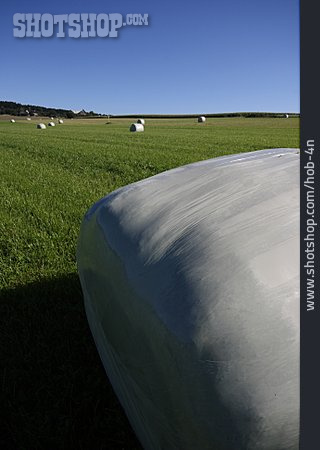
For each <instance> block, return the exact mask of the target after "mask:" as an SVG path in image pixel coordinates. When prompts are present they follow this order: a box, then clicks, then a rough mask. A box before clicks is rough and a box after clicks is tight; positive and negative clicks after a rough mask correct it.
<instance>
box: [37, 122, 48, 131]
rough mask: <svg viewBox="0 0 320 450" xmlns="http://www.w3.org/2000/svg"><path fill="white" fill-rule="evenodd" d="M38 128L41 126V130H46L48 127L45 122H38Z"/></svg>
mask: <svg viewBox="0 0 320 450" xmlns="http://www.w3.org/2000/svg"><path fill="white" fill-rule="evenodd" d="M37 128H40V129H41V130H44V129H45V128H47V127H46V126H45V124H44V123H38V125H37Z"/></svg>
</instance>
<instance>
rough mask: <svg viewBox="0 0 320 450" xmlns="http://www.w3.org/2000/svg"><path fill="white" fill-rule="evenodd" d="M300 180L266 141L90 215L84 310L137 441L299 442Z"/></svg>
mask: <svg viewBox="0 0 320 450" xmlns="http://www.w3.org/2000/svg"><path fill="white" fill-rule="evenodd" d="M248 180H250V183H248ZM249 184H250V186H249ZM299 191H300V181H299V154H298V151H297V149H272V150H261V151H256V152H250V153H242V154H237V155H230V156H224V157H220V158H214V159H211V160H208V161H201V162H198V163H195V164H190V165H187V166H184V167H179V168H177V169H173V170H169V171H167V172H164V173H161V174H159V175H156V176H153V177H151V178H149V179H146V180H142V181H139V182H137V183H133V184H130V185H129V186H126V187H123V188H121V189H118V190H117V191H115V192H113V193H111V194H110V195H107V196H106V197H105V198H103V199H101V200H100V201H99V202H97V203H96V204H95V205H94V206H93V207H92V208H91V209H90V210H89V211H88V212H87V214H86V216H85V217H84V220H83V223H82V226H81V232H80V238H79V242H78V249H77V262H78V270H79V275H80V280H81V285H82V289H83V294H84V301H85V307H86V314H87V317H88V321H89V324H90V328H91V331H92V334H93V336H94V340H95V343H96V346H97V348H98V351H99V354H100V357H101V359H102V362H103V364H104V367H105V369H106V371H107V374H108V377H109V380H110V381H111V383H112V385H113V388H114V391H115V392H116V394H117V395H118V397H119V399H120V402H121V404H122V406H123V407H124V410H125V412H126V414H127V416H128V418H129V421H130V423H131V425H132V426H133V428H134V430H135V432H136V434H137V436H138V437H139V439H140V441H141V444H142V447H143V448H146V449H156V448H157V449H159V448H161V449H170V450H173V449H183V450H195V449H209V448H210V449H221V450H222V449H223V450H227V449H228V450H262V449H264V450H266V449H282V450H289V449H290V450H297V449H298V447H299V347H300V345H299V325H300V319H299V313H300V301H299V266H300V264H299V238H300V236H299V234H300V233H299V197H300V194H299ZM106 382H107V381H106Z"/></svg>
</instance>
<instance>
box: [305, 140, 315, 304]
mask: <svg viewBox="0 0 320 450" xmlns="http://www.w3.org/2000/svg"><path fill="white" fill-rule="evenodd" d="M314 149H315V145H314V140H313V139H310V140H308V141H307V145H306V148H305V149H304V153H305V154H306V155H307V157H308V161H307V163H306V164H305V165H304V167H303V169H304V181H303V186H304V194H303V195H304V198H305V200H306V202H304V204H305V205H306V220H305V223H304V224H303V227H304V231H303V240H304V244H305V245H304V254H305V258H304V261H305V262H304V266H303V267H304V270H305V271H306V275H307V284H306V290H307V292H306V294H307V297H306V299H307V304H306V308H307V311H314V309H315V304H314V302H315V298H314V279H315V270H316V268H315V229H316V226H317V225H318V224H317V223H316V222H315V220H314V219H315V164H314V161H313V155H314Z"/></svg>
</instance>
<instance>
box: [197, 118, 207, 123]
mask: <svg viewBox="0 0 320 450" xmlns="http://www.w3.org/2000/svg"><path fill="white" fill-rule="evenodd" d="M205 121H206V118H205V117H204V116H199V117H198V122H199V123H202V122H205Z"/></svg>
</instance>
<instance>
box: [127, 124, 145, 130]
mask: <svg viewBox="0 0 320 450" xmlns="http://www.w3.org/2000/svg"><path fill="white" fill-rule="evenodd" d="M130 131H144V126H143V125H142V123H133V124H132V125H131V127H130Z"/></svg>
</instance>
